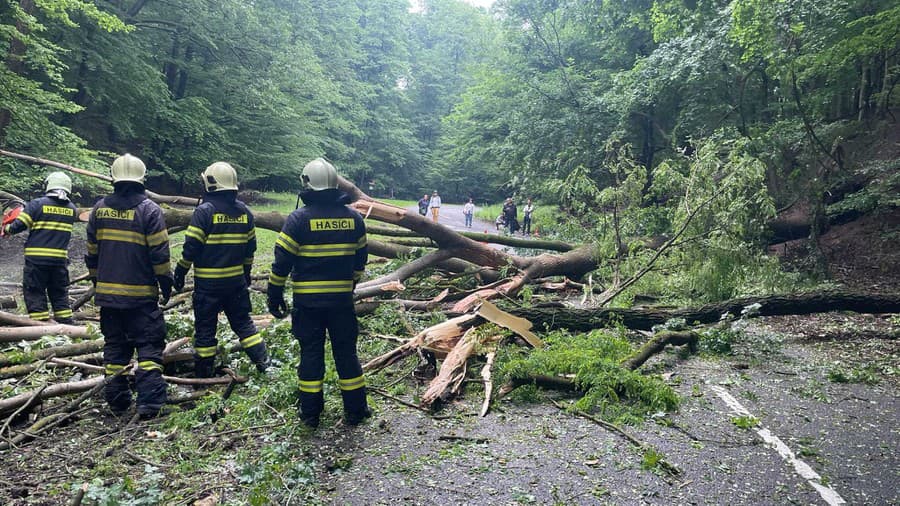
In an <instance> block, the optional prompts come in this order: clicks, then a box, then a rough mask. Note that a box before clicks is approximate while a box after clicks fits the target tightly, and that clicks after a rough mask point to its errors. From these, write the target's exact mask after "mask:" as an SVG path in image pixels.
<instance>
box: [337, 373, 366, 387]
mask: <svg viewBox="0 0 900 506" xmlns="http://www.w3.org/2000/svg"><path fill="white" fill-rule="evenodd" d="M338 385H339V386H340V387H341V390H357V389H359V388H362V387H364V386H366V378H365V377H364V376H357V377H355V378H350V379H339V380H338Z"/></svg>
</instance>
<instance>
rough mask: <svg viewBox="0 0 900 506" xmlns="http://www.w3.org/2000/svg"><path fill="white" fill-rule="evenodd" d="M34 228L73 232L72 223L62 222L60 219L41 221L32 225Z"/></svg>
mask: <svg viewBox="0 0 900 506" xmlns="http://www.w3.org/2000/svg"><path fill="white" fill-rule="evenodd" d="M31 229H32V230H58V231H60V232H71V231H72V224H71V223H61V222H58V221H39V222H37V223H35V224H34V226H32V227H31Z"/></svg>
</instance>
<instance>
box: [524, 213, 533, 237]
mask: <svg viewBox="0 0 900 506" xmlns="http://www.w3.org/2000/svg"><path fill="white" fill-rule="evenodd" d="M522 233H523V234H525V235H529V234H531V216H528V215H527V214H526V215H525V217H524V218H522Z"/></svg>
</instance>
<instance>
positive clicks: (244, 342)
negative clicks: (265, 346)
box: [241, 334, 263, 348]
mask: <svg viewBox="0 0 900 506" xmlns="http://www.w3.org/2000/svg"><path fill="white" fill-rule="evenodd" d="M261 342H263V338H262V336H261V335H259V334H253V335H252V336H248V337H245V338H243V339H241V346H242V347H244V348H250V347H253V346H256V345H257V344H259V343H261Z"/></svg>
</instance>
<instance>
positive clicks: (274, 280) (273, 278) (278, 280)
mask: <svg viewBox="0 0 900 506" xmlns="http://www.w3.org/2000/svg"><path fill="white" fill-rule="evenodd" d="M285 281H287V276H279V275H277V274H275V273H274V272H271V273H269V284H270V285H275V286H284V282H285Z"/></svg>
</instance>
